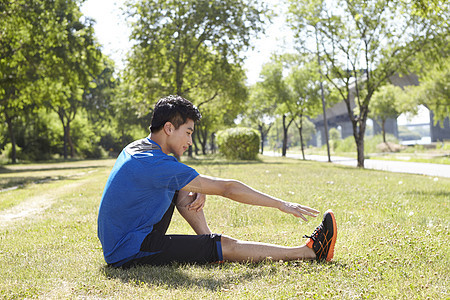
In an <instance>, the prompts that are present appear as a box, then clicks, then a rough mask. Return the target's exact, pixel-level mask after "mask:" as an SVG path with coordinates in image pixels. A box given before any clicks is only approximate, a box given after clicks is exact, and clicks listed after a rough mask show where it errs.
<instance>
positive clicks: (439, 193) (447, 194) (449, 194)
mask: <svg viewBox="0 0 450 300" xmlns="http://www.w3.org/2000/svg"><path fill="white" fill-rule="evenodd" d="M406 194H407V195H411V196H426V197H428V196H433V197H435V198H438V197H442V198H444V199H450V191H447V190H433V191H407V192H406Z"/></svg>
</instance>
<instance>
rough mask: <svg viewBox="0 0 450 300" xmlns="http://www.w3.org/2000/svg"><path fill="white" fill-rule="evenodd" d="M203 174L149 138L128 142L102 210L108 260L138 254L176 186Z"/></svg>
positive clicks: (100, 216)
mask: <svg viewBox="0 0 450 300" xmlns="http://www.w3.org/2000/svg"><path fill="white" fill-rule="evenodd" d="M197 176H198V173H197V171H195V170H194V169H192V168H191V167H188V166H186V165H185V164H182V163H180V162H178V161H177V160H176V158H174V157H173V156H169V155H167V154H165V153H163V152H162V151H161V148H160V147H159V146H158V144H156V143H155V142H154V141H152V140H150V139H149V138H145V139H142V140H138V141H135V142H133V143H131V144H130V145H128V146H127V147H125V149H124V150H123V151H122V152H121V153H120V155H119V157H118V158H117V161H116V163H115V165H114V167H113V169H112V171H111V174H110V175H109V178H108V181H107V182H106V186H105V189H104V191H103V196H102V201H101V203H100V208H99V214H98V224H97V225H98V237H99V239H100V242H101V243H102V247H103V255H104V257H105V260H106V262H107V263H109V264H114V263H117V262H120V261H123V260H126V259H128V258H131V257H133V256H135V255H137V254H138V253H139V250H140V247H141V244H142V242H143V241H144V239H145V237H146V236H147V235H148V234H149V233H150V232H151V231H152V229H153V225H154V224H156V223H158V222H159V221H160V220H161V219H162V217H163V215H164V213H165V212H166V210H167V209H168V208H169V206H170V203H171V202H172V198H173V196H174V194H175V191H177V190H180V189H181V188H183V187H184V186H185V185H186V184H188V183H189V182H191V181H192V180H193V179H194V178H195V177H197Z"/></svg>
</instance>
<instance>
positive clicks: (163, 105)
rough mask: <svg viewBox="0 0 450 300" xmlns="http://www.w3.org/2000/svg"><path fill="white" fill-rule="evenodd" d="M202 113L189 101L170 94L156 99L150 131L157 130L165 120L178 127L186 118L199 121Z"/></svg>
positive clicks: (162, 125)
mask: <svg viewBox="0 0 450 300" xmlns="http://www.w3.org/2000/svg"><path fill="white" fill-rule="evenodd" d="M201 118H202V115H201V114H200V112H199V111H198V108H197V107H196V106H195V105H194V104H192V102H191V101H189V100H186V99H184V98H183V97H181V96H178V95H170V96H167V97H164V98H161V99H159V100H158V102H157V103H156V104H155V108H154V110H153V115H152V122H151V125H150V131H151V132H158V131H159V130H161V129H162V128H163V127H164V124H166V122H170V123H172V124H173V126H175V129H178V128H179V127H180V126H181V125H183V124H185V123H186V122H187V120H188V119H191V120H193V121H194V122H197V121H199V120H200V119H201Z"/></svg>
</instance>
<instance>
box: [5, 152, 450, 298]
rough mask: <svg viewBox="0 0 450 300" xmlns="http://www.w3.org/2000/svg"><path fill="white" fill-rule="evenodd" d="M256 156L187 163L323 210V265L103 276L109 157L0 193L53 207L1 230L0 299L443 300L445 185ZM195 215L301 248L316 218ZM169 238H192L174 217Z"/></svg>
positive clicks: (240, 233) (252, 211) (221, 210)
mask: <svg viewBox="0 0 450 300" xmlns="http://www.w3.org/2000/svg"><path fill="white" fill-rule="evenodd" d="M261 159H262V161H259V162H249V163H246V162H244V163H232V162H227V161H224V160H220V159H214V158H207V159H197V160H189V161H187V163H188V164H190V165H191V166H193V167H194V168H196V169H197V170H198V171H199V172H200V173H202V174H206V175H210V176H217V177H225V178H235V179H239V180H242V181H243V182H245V183H247V184H249V185H250V186H252V187H255V188H257V189H259V190H262V191H263V192H266V193H269V194H273V195H276V196H277V197H280V198H282V199H285V200H288V201H294V202H299V203H302V204H305V205H308V206H311V207H314V208H317V209H319V210H321V211H322V212H323V211H325V210H326V209H328V208H331V209H333V211H334V212H335V214H336V218H337V223H338V242H337V244H336V251H335V258H334V261H333V262H331V263H316V262H301V261H298V262H282V261H275V262H272V261H266V262H263V263H259V264H236V263H225V264H220V265H207V266H198V265H173V266H166V267H138V268H132V269H130V270H120V269H112V268H109V267H107V266H106V264H105V262H104V261H103V256H102V252H101V246H100V243H99V241H98V239H97V236H96V220H97V211H98V205H99V201H100V198H101V194H102V191H103V187H104V184H105V182H106V179H107V176H108V174H109V171H110V170H111V168H112V164H113V161H111V160H109V161H91V162H89V163H86V162H74V163H72V165H70V166H69V167H67V166H66V167H65V168H62V169H60V170H56V169H57V165H52V167H51V169H47V166H44V165H29V166H28V168H27V167H25V169H24V170H21V171H20V175H22V176H34V177H46V176H51V177H58V176H61V179H58V180H54V181H49V182H43V183H25V184H24V185H23V186H21V187H20V188H18V189H15V190H10V191H6V192H0V199H1V200H0V209H1V210H0V214H1V213H4V212H5V211H8V210H9V209H10V208H11V207H14V205H17V204H19V203H26V201H30V199H36V198H33V197H39V196H40V195H52V193H53V196H54V199H55V200H54V201H53V202H52V205H51V206H50V207H49V208H47V209H46V210H45V211H41V212H39V213H36V214H30V215H29V216H27V217H25V218H21V219H16V220H12V221H10V222H9V223H8V225H7V226H0V260H1V262H2V263H1V264H0V274H2V276H1V279H0V298H6V299H15V298H35V297H37V298H64V299H66V298H109V299H110V298H116V299H139V298H140V299H170V298H171V299H220V298H231V299H236V298H241V299H292V298H300V299H301V298H318V299H330V298H335V299H355V298H356V299H361V298H369V299H374V298H375V299H376V298H388V299H417V298H419V299H422V298H423V299H426V298H430V299H448V297H449V296H450V291H449V286H450V280H449V278H450V276H449V274H450V263H449V261H450V257H449V256H450V255H449V253H450V246H449V245H448V244H449V223H450V217H449V216H450V211H449V204H450V200H449V199H450V179H446V178H434V177H427V176H418V175H405V174H397V173H388V172H381V171H372V170H358V169H354V168H348V167H343V166H335V165H332V164H326V163H316V162H303V161H299V160H292V159H282V158H266V157H265V158H261ZM93 166H95V167H93ZM29 168H31V169H29ZM33 168H34V169H33ZM36 169H38V170H40V171H36ZM93 170H95V172H90V171H93ZM5 174H6V175H7V176H9V177H8V178H14V177H18V176H19V175H18V173H15V172H14V171H13V172H10V173H9V175H8V173H2V174H0V176H1V177H0V178H3V179H2V180H5V179H4V178H5V177H7V176H6V175H5ZM76 174H78V175H76ZM75 175H76V176H75ZM7 180H8V179H6V181H7ZM4 203H9V204H8V205H4ZM205 214H206V215H207V218H208V221H209V224H210V227H211V229H212V230H213V231H215V232H218V233H224V234H227V235H229V236H233V237H235V238H239V239H246V240H253V241H261V242H268V243H278V244H282V245H288V246H293V245H299V244H302V243H304V241H305V239H304V238H302V236H303V235H304V234H310V233H311V232H312V231H313V230H314V228H315V227H316V226H317V224H318V223H319V222H320V220H319V219H313V220H310V222H308V223H303V222H300V220H299V219H297V218H295V217H293V216H289V215H285V214H283V213H281V212H279V211H277V210H275V209H270V208H261V207H252V206H246V205H242V204H238V203H234V202H232V201H230V200H227V199H223V198H220V197H208V200H207V204H206V207H205ZM169 231H170V232H171V233H186V234H193V231H192V229H190V228H189V225H187V223H186V222H185V221H184V220H182V218H181V217H180V216H179V215H178V214H175V215H174V219H173V222H172V225H171V227H170V228H169Z"/></svg>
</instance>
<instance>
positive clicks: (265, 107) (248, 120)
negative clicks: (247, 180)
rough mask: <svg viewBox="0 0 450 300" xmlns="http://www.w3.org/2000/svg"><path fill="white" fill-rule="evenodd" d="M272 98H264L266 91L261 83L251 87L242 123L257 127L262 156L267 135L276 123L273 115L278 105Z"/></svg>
mask: <svg viewBox="0 0 450 300" xmlns="http://www.w3.org/2000/svg"><path fill="white" fill-rule="evenodd" d="M270 100H271V99H270V98H267V97H265V96H264V90H263V88H262V86H261V83H256V84H254V85H253V86H252V87H250V96H249V101H248V103H247V107H246V111H245V114H244V115H243V118H244V119H243V120H242V122H243V123H244V124H247V125H248V126H251V127H253V126H256V127H257V129H258V132H259V135H260V142H261V146H260V148H261V154H263V153H264V144H265V142H266V140H267V134H268V133H269V130H270V128H272V125H273V124H274V122H275V117H274V115H273V113H274V111H275V110H276V103H275V102H274V101H270Z"/></svg>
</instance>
